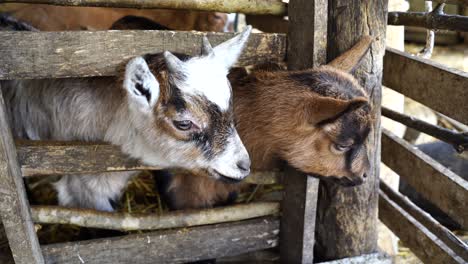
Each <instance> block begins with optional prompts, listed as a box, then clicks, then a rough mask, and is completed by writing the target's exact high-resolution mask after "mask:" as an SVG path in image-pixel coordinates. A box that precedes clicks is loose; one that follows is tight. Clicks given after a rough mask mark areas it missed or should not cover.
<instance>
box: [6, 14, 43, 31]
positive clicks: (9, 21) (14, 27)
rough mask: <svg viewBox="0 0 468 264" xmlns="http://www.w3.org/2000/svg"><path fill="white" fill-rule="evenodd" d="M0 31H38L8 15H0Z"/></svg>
mask: <svg viewBox="0 0 468 264" xmlns="http://www.w3.org/2000/svg"><path fill="white" fill-rule="evenodd" d="M0 31H39V30H37V29H36V28H34V27H33V26H31V25H29V24H27V23H25V22H22V21H19V20H17V19H16V18H14V17H12V16H10V15H8V14H5V13H3V14H0Z"/></svg>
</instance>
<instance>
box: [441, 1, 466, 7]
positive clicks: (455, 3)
mask: <svg viewBox="0 0 468 264" xmlns="http://www.w3.org/2000/svg"><path fill="white" fill-rule="evenodd" d="M433 2H437V3H446V4H451V5H464V6H468V0H434V1H433Z"/></svg>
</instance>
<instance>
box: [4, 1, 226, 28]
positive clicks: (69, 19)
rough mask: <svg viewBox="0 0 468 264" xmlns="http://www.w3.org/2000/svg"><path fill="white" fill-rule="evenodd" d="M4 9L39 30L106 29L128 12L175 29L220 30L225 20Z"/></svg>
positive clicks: (187, 14)
mask: <svg viewBox="0 0 468 264" xmlns="http://www.w3.org/2000/svg"><path fill="white" fill-rule="evenodd" d="M7 11H8V12H9V13H10V15H12V16H14V17H16V18H17V19H20V20H22V21H25V22H27V23H29V24H30V25H32V26H34V27H35V28H37V29H39V30H41V31H64V30H107V29H108V28H110V27H111V25H112V23H114V21H116V20H118V19H120V18H122V17H124V16H127V15H133V16H141V17H145V18H148V19H152V20H154V21H157V22H158V23H159V24H161V25H163V26H166V27H168V28H172V29H174V30H198V31H217V32H222V31H223V30H224V28H225V26H226V23H227V15H226V14H224V13H218V12H201V11H185V10H166V9H146V10H142V9H130V8H102V7H64V6H52V5H37V4H15V5H9V6H8V7H7Z"/></svg>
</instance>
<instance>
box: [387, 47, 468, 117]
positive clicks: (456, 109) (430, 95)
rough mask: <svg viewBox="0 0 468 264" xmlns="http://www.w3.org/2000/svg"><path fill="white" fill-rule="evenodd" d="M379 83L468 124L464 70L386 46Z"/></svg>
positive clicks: (467, 76) (466, 84)
mask: <svg viewBox="0 0 468 264" xmlns="http://www.w3.org/2000/svg"><path fill="white" fill-rule="evenodd" d="M383 84H384V85H385V86H387V87H389V88H391V89H393V90H395V91H397V92H399V93H402V94H404V95H406V96H408V97H410V98H412V99H414V100H416V101H418V102H420V103H422V104H425V105H427V106H428V107H430V108H433V109H434V110H436V111H438V112H441V113H443V114H445V115H447V116H449V117H451V118H454V119H456V120H458V121H460V122H462V123H464V124H468V114H467V113H468V104H467V103H466V100H467V98H468V89H466V87H468V73H466V72H463V71H460V70H456V69H451V68H448V67H446V66H444V65H442V64H439V63H437V62H434V61H431V60H427V59H423V58H419V57H415V56H412V55H410V54H408V53H405V52H401V51H398V50H395V49H392V48H387V52H386V53H385V57H384V78H383Z"/></svg>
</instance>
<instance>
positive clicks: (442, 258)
mask: <svg viewBox="0 0 468 264" xmlns="http://www.w3.org/2000/svg"><path fill="white" fill-rule="evenodd" d="M379 194H380V195H379V198H380V199H379V218H380V220H382V222H383V223H384V224H385V225H386V226H387V227H388V228H390V230H392V232H393V233H395V235H397V236H398V237H399V238H400V239H401V241H402V242H403V243H405V245H407V246H408V247H409V248H410V249H411V251H413V252H414V254H416V256H418V258H419V259H421V260H422V261H423V262H424V263H447V264H448V263H460V264H461V263H466V262H464V261H463V259H462V258H460V257H459V256H457V255H456V254H455V253H454V252H453V251H452V250H451V249H450V248H449V247H447V246H446V245H445V244H444V243H443V242H442V241H441V240H440V239H439V238H437V236H435V235H434V234H433V233H431V232H430V231H429V230H428V229H427V228H426V227H424V226H423V225H422V224H421V223H420V222H418V221H417V220H416V219H415V218H414V217H412V216H411V215H410V214H408V212H406V211H405V210H404V209H402V208H401V207H400V206H398V204H397V203H396V202H394V201H393V200H392V199H390V198H389V197H388V196H387V195H386V194H385V193H384V192H382V191H380V192H379Z"/></svg>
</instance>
